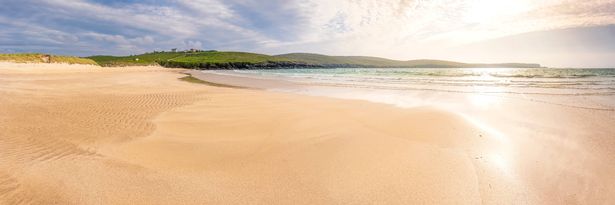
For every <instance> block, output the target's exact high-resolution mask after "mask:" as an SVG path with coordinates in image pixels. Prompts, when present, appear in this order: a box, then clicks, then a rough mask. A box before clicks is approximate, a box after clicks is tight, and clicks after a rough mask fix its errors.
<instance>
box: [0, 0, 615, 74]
mask: <svg viewBox="0 0 615 205" xmlns="http://www.w3.org/2000/svg"><path fill="white" fill-rule="evenodd" d="M172 48H178V49H188V48H197V49H205V50H210V49H214V50H225V51H226V50H228V51H231V50H232V51H247V52H259V53H266V54H282V53H291V52H310V53H322V54H328V55H369V56H378V57H386V58H391V59H398V60H410V59H443V60H456V61H463V62H470V63H472V62H483V63H504V62H526V63H541V64H543V65H545V66H550V67H615V0H431V1H430V0H168V1H161V0H142V1H137V0H0V53H14V52H44V53H53V54H63V55H75V56H88V55H100V54H105V55H128V54H139V53H143V52H149V51H153V50H159V51H160V50H170V49H172Z"/></svg>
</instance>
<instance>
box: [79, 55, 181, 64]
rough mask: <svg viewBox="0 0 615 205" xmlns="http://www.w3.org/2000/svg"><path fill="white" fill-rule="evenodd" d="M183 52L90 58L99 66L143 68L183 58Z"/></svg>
mask: <svg viewBox="0 0 615 205" xmlns="http://www.w3.org/2000/svg"><path fill="white" fill-rule="evenodd" d="M185 54H186V53H185V52H155V53H145V54H141V55H132V56H90V57H87V58H89V59H92V60H94V61H96V62H97V63H98V64H99V65H101V66H145V65H158V63H157V61H161V60H169V59H173V58H176V57H180V56H184V55H185Z"/></svg>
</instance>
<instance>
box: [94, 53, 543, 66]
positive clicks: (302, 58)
mask: <svg viewBox="0 0 615 205" xmlns="http://www.w3.org/2000/svg"><path fill="white" fill-rule="evenodd" d="M88 58H90V59H92V60H94V61H96V62H97V63H98V64H99V65H101V66H131V65H161V66H164V67H172V68H194V69H256V68H288V67H317V68H334V67H367V68H369V67H379V68H383V67H384V68H387V67H388V68H466V67H540V65H538V64H522V63H513V64H468V63H460V62H453V61H442V60H410V61H398V60H391V59H386V58H378V57H368V56H327V55H321V54H311V53H290V54H283V55H276V56H271V55H264V54H257V53H246V52H218V51H200V52H154V53H145V54H141V55H132V56H91V57H88Z"/></svg>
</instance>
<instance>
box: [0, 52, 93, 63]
mask: <svg viewBox="0 0 615 205" xmlns="http://www.w3.org/2000/svg"><path fill="white" fill-rule="evenodd" d="M46 57H49V58H48V60H45V59H46ZM0 61H8V62H14V63H67V64H84V65H98V64H97V63H96V62H95V61H93V60H92V59H88V58H80V57H75V56H57V55H47V54H42V53H15V54H0Z"/></svg>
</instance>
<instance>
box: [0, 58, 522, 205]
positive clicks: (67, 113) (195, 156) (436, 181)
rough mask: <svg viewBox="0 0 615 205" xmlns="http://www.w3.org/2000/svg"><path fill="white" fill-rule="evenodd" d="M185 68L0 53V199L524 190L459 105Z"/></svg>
mask: <svg viewBox="0 0 615 205" xmlns="http://www.w3.org/2000/svg"><path fill="white" fill-rule="evenodd" d="M8 67H11V68H8ZM182 76H184V75H183V74H180V73H178V70H168V69H162V68H156V67H149V68H143V67H141V68H135V67H127V68H113V69H108V68H97V67H88V66H60V65H58V66H51V67H46V68H40V67H37V66H31V67H27V66H25V67H21V68H19V69H15V68H14V67H13V66H12V65H11V64H3V65H0V96H2V98H0V108H2V109H0V204H21V203H24V204H212V203H214V204H254V203H260V204H323V203H325V204H330V203H332V204H339V203H350V204H372V203H381V204H391V203H393V204H414V203H428V204H432V203H439V204H441V203H445V204H449V203H455V204H478V203H488V204H501V203H513V204H523V203H533V200H534V198H533V197H532V194H531V193H528V192H529V190H527V189H526V188H525V187H526V185H525V184H522V183H520V180H517V179H516V178H515V177H514V176H511V175H510V174H509V173H507V170H506V169H505V168H503V167H501V166H499V164H498V160H500V159H501V156H500V155H499V151H501V150H502V149H504V148H505V146H503V145H502V144H501V143H502V142H500V141H498V140H497V139H496V138H494V137H492V136H489V134H487V133H485V132H484V131H483V130H480V129H478V128H476V127H475V126H473V125H472V124H471V123H468V122H466V120H464V119H463V118H462V117H459V116H457V115H454V114H450V113H447V112H443V111H438V110H434V109H431V108H414V109H399V108H395V107H391V106H386V105H380V104H373V103H367V102H363V101H350V100H337V99H329V98H321V97H308V96H301V95H293V94H282V93H273V92H267V91H261V90H247V89H233V88H220V87H212V86H206V85H202V84H193V83H187V82H183V81H179V80H177V78H180V77H182Z"/></svg>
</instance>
